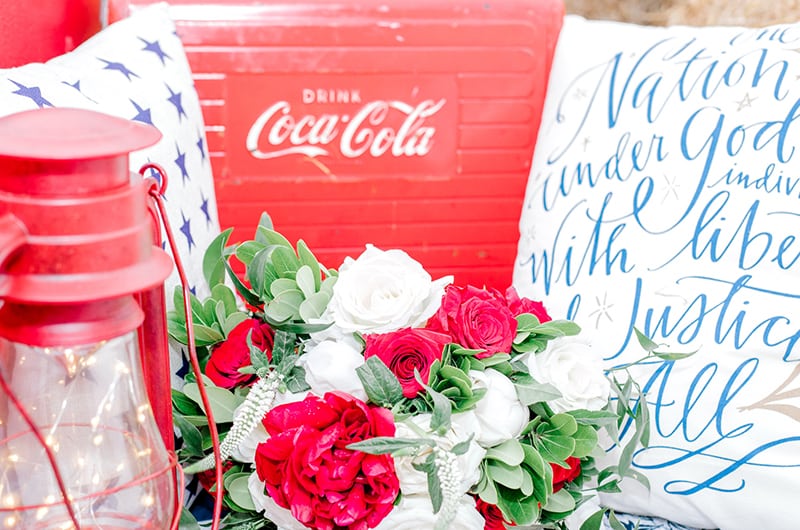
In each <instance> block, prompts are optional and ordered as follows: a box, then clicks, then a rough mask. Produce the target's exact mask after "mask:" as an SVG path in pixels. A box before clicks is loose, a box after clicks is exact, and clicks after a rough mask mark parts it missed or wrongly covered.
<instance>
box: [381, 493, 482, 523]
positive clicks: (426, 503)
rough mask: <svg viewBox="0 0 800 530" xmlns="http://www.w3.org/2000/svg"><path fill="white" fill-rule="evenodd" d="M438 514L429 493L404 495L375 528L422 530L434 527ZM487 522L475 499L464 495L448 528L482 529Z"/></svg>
mask: <svg viewBox="0 0 800 530" xmlns="http://www.w3.org/2000/svg"><path fill="white" fill-rule="evenodd" d="M437 518H438V515H437V514H435V513H433V506H432V505H431V499H430V497H428V496H427V495H404V496H403V498H402V499H401V500H400V504H398V505H397V506H395V507H394V509H392V511H391V512H389V515H388V516H386V519H384V520H383V521H381V524H379V525H378V526H376V527H375V530H420V529H423V528H434V527H435V525H436V519H437ZM485 524H486V521H484V519H483V516H482V515H481V514H480V513H479V512H478V509H477V508H476V507H475V499H473V498H472V497H471V496H469V495H463V496H462V497H461V500H460V501H459V503H458V510H457V511H456V516H455V518H454V519H453V522H452V523H450V525H449V526H448V527H447V528H448V530H480V529H482V528H483V526H484V525H485Z"/></svg>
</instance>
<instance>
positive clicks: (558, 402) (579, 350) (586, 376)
mask: <svg viewBox="0 0 800 530" xmlns="http://www.w3.org/2000/svg"><path fill="white" fill-rule="evenodd" d="M525 362H526V364H527V365H528V371H529V372H530V374H531V375H532V376H533V378H534V379H536V380H537V381H539V382H540V383H550V384H551V385H553V386H554V387H556V389H558V391H559V392H561V394H562V397H560V398H558V399H555V400H552V401H549V402H548V404H549V405H550V406H551V407H552V408H553V410H554V411H555V412H566V411H569V410H575V409H587V410H600V409H602V408H603V407H605V406H606V404H607V403H608V398H609V393H610V392H611V383H610V382H609V381H608V379H607V378H606V376H605V373H604V371H603V366H602V363H601V360H600V359H599V358H598V357H597V356H596V355H595V354H594V353H593V352H592V347H591V346H590V345H589V344H587V343H586V342H585V341H584V340H581V339H579V338H577V337H561V338H558V339H554V340H551V341H550V343H549V344H548V345H547V349H546V350H545V351H543V352H540V353H537V354H536V355H530V356H529V357H528V358H527V360H526V361H525Z"/></svg>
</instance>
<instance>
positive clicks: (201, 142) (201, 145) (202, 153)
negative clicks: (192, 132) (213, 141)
mask: <svg viewBox="0 0 800 530" xmlns="http://www.w3.org/2000/svg"><path fill="white" fill-rule="evenodd" d="M195 145H197V149H199V150H200V158H201V159H202V160H205V159H206V147H205V145H206V143H205V141H204V140H203V134H202V133H200V135H199V136H198V138H197V144H195Z"/></svg>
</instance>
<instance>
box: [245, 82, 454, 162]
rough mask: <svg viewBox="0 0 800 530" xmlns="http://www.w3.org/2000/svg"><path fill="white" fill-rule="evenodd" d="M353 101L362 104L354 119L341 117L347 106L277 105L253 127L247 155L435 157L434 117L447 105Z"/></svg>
mask: <svg viewBox="0 0 800 530" xmlns="http://www.w3.org/2000/svg"><path fill="white" fill-rule="evenodd" d="M356 94H357V93H356ZM304 98H305V96H304ZM349 102H350V103H358V104H360V106H359V107H356V110H355V112H354V113H352V114H348V113H345V112H341V109H340V107H341V106H339V108H337V110H338V112H317V113H308V112H306V113H303V112H297V111H296V109H294V108H293V107H292V104H291V103H290V102H289V101H287V100H282V101H277V102H275V103H273V104H272V105H271V106H270V107H269V108H267V109H266V110H265V111H264V112H262V113H261V114H260V115H259V116H258V118H257V119H256V120H255V121H254V122H253V124H252V125H251V126H250V129H249V131H248V133H247V138H246V147H247V150H248V151H249V152H250V154H251V155H252V156H253V157H254V158H257V159H260V160H266V159H274V158H280V157H284V156H287V155H293V154H300V155H305V156H308V157H312V158H313V157H317V156H323V155H334V151H338V153H339V155H340V156H341V157H344V158H349V159H353V158H359V157H362V156H370V157H373V158H378V157H382V156H392V157H396V158H401V157H405V158H411V157H423V156H425V155H427V154H428V153H430V151H431V148H432V147H433V144H434V136H435V135H436V127H434V126H432V125H431V124H430V121H429V118H431V117H432V116H434V115H435V114H436V113H437V112H439V111H440V110H441V109H442V107H444V105H445V103H446V100H445V99H444V98H442V99H438V100H435V99H426V100H423V101H420V102H418V103H415V104H409V103H405V102H403V101H399V100H389V99H377V100H373V101H368V102H366V103H363V104H361V99H360V96H359V97H358V98H355V97H352V98H351V99H350V101H349Z"/></svg>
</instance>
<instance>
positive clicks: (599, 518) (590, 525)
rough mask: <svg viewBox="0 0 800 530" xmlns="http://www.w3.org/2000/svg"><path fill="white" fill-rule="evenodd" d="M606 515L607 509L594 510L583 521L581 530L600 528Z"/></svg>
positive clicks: (596, 529)
mask: <svg viewBox="0 0 800 530" xmlns="http://www.w3.org/2000/svg"><path fill="white" fill-rule="evenodd" d="M605 515H606V511H605V510H598V511H596V512H594V513H593V514H592V515H590V516H589V518H588V519H586V520H585V521H584V522H583V524H582V525H581V528H580V530H600V528H601V527H602V526H603V518H604V517H605Z"/></svg>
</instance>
